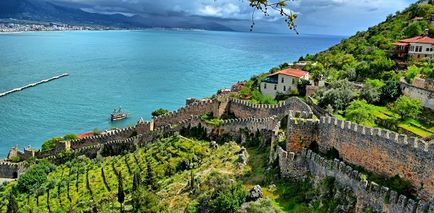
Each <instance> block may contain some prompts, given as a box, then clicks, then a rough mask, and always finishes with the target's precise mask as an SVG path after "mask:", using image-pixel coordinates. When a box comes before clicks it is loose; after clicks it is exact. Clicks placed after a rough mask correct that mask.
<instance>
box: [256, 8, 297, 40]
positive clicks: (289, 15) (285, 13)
mask: <svg viewBox="0 0 434 213" xmlns="http://www.w3.org/2000/svg"><path fill="white" fill-rule="evenodd" d="M289 1H291V0H276V1H274V2H272V1H271V0H249V3H250V6H251V7H252V8H253V9H254V10H253V14H252V25H251V26H250V31H252V30H253V27H254V26H255V20H254V15H255V12H256V11H260V12H262V13H264V15H265V16H269V15H270V13H269V12H268V11H272V10H274V11H277V12H278V13H279V14H280V15H281V16H282V17H284V18H285V22H286V24H287V25H288V28H289V29H291V30H294V31H295V32H296V33H298V32H297V30H296V27H297V26H296V24H295V20H296V19H297V14H296V13H293V12H292V10H289V9H288V8H287V3H288V2H289Z"/></svg>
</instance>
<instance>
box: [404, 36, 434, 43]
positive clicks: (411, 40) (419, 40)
mask: <svg viewBox="0 0 434 213" xmlns="http://www.w3.org/2000/svg"><path fill="white" fill-rule="evenodd" d="M399 43H423V44H434V39H432V38H430V37H428V36H416V37H413V38H407V39H402V40H399Z"/></svg>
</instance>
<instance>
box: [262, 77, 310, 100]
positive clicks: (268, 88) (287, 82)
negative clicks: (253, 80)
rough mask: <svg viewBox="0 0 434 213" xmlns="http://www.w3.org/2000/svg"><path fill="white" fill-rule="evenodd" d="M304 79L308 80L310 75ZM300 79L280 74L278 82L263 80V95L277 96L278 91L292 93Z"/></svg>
mask: <svg viewBox="0 0 434 213" xmlns="http://www.w3.org/2000/svg"><path fill="white" fill-rule="evenodd" d="M304 79H306V80H308V79H309V76H305V77H304ZM299 81H300V79H298V78H295V77H290V76H287V75H278V81H277V84H273V83H267V82H261V84H260V87H261V92H262V94H263V95H267V96H271V97H273V98H275V97H276V95H277V93H283V94H290V93H291V91H292V90H293V89H296V88H297V84H298V82H299Z"/></svg>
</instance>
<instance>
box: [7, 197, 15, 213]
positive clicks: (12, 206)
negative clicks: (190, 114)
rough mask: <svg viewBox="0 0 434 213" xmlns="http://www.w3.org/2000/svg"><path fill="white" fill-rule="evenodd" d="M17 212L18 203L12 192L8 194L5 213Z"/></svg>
mask: <svg viewBox="0 0 434 213" xmlns="http://www.w3.org/2000/svg"><path fill="white" fill-rule="evenodd" d="M17 212H18V203H17V201H16V200H15V195H14V193H13V192H11V193H10V194H9V203H8V208H7V210H6V213H17Z"/></svg>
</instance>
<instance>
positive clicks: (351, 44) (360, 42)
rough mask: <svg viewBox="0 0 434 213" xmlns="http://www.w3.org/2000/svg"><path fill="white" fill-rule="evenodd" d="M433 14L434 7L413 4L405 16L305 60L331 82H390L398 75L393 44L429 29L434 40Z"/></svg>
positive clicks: (400, 14) (379, 25)
mask: <svg viewBox="0 0 434 213" xmlns="http://www.w3.org/2000/svg"><path fill="white" fill-rule="evenodd" d="M433 14H434V5H432V4H422V3H416V4H413V5H411V6H410V7H409V8H407V9H405V10H404V11H402V12H397V13H396V14H395V15H390V16H388V17H387V19H386V21H384V22H382V23H380V24H378V25H376V26H374V27H370V28H369V29H368V30H367V31H364V32H358V33H357V34H356V35H354V36H352V37H350V38H348V39H345V40H343V41H342V42H341V43H339V44H337V45H335V46H333V47H331V48H330V49H328V50H326V51H324V52H321V53H318V54H316V55H314V56H306V57H305V58H301V59H302V60H308V61H316V62H319V63H320V64H318V67H317V68H311V69H310V70H312V71H313V72H314V74H317V75H323V76H324V77H325V78H326V79H328V80H338V79H345V78H347V79H349V80H351V81H360V82H361V81H364V80H365V79H367V78H371V79H383V80H389V79H390V78H393V77H394V75H395V74H397V73H395V72H394V70H395V69H396V64H395V61H394V60H393V57H392V53H393V50H394V49H395V46H394V45H393V43H394V42H396V41H398V40H400V39H404V38H410V37H414V36H419V35H423V34H424V33H425V29H428V30H429V31H428V33H429V35H430V36H433V35H434V26H433V25H431V24H430V22H429V20H428V19H430V18H431V16H433ZM410 63H411V59H410ZM308 71H309V70H308ZM315 72H319V73H315Z"/></svg>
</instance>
